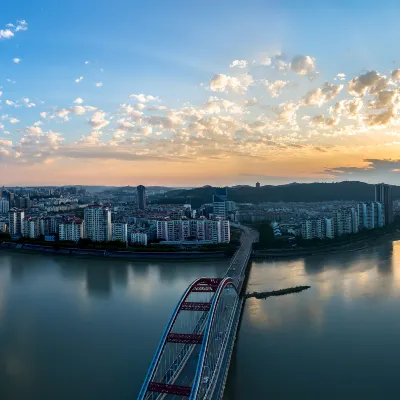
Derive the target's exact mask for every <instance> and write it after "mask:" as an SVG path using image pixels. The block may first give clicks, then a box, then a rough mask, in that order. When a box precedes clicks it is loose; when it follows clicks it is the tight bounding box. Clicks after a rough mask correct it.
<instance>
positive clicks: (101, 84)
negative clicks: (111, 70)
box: [95, 82, 103, 87]
mask: <svg viewBox="0 0 400 400" xmlns="http://www.w3.org/2000/svg"><path fill="white" fill-rule="evenodd" d="M95 85H96V86H97V87H102V86H103V82H96V83H95Z"/></svg>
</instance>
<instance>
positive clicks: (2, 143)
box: [0, 138, 12, 147]
mask: <svg viewBox="0 0 400 400" xmlns="http://www.w3.org/2000/svg"><path fill="white" fill-rule="evenodd" d="M0 146H4V147H10V146H12V141H11V140H8V139H2V138H0Z"/></svg>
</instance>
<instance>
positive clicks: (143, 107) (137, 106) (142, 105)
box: [135, 103, 146, 111]
mask: <svg viewBox="0 0 400 400" xmlns="http://www.w3.org/2000/svg"><path fill="white" fill-rule="evenodd" d="M135 108H136V110H139V111H141V110H144V109H145V108H146V106H145V105H144V104H143V103H137V104H136V105H135Z"/></svg>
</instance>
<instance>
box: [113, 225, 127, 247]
mask: <svg viewBox="0 0 400 400" xmlns="http://www.w3.org/2000/svg"><path fill="white" fill-rule="evenodd" d="M111 231H112V235H111V236H112V240H120V241H121V242H124V243H127V242H128V224H127V223H126V222H113V223H112V224H111Z"/></svg>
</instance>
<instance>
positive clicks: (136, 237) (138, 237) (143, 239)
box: [131, 232, 147, 246]
mask: <svg viewBox="0 0 400 400" xmlns="http://www.w3.org/2000/svg"><path fill="white" fill-rule="evenodd" d="M131 242H132V243H136V244H141V245H143V246H147V233H140V232H133V233H132V234H131Z"/></svg>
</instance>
